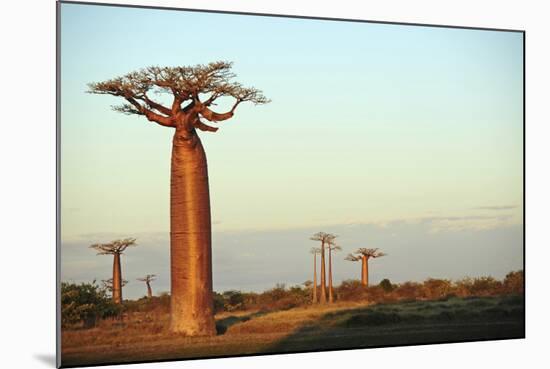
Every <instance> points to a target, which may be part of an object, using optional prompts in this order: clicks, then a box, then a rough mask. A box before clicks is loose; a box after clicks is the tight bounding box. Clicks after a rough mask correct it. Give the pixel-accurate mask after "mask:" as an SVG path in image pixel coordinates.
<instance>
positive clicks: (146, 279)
mask: <svg viewBox="0 0 550 369" xmlns="http://www.w3.org/2000/svg"><path fill="white" fill-rule="evenodd" d="M156 278H157V276H156V275H155V274H147V275H146V276H145V277H143V278H137V280H138V281H140V282H145V285H146V286H147V298H151V297H153V290H152V289H151V282H153V281H154V280H155V279H156Z"/></svg>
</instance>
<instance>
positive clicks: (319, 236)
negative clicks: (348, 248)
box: [310, 232, 336, 304]
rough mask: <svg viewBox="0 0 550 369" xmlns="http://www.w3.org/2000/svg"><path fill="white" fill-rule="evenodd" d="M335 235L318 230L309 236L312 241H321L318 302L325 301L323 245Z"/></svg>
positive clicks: (322, 302)
mask: <svg viewBox="0 0 550 369" xmlns="http://www.w3.org/2000/svg"><path fill="white" fill-rule="evenodd" d="M335 237H336V236H335V235H333V234H330V233H325V232H318V233H315V234H314V235H313V236H311V237H310V240H312V241H321V291H320V296H319V302H320V303H321V304H324V303H326V302H327V277H326V269H325V264H326V263H325V246H326V245H327V244H328V242H329V241H331V240H333V239H334V238H335Z"/></svg>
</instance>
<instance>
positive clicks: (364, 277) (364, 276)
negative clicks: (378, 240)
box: [361, 255, 369, 286]
mask: <svg viewBox="0 0 550 369" xmlns="http://www.w3.org/2000/svg"><path fill="white" fill-rule="evenodd" d="M361 284H362V285H363V286H368V285H369V258H367V256H366V255H363V256H362V257H361Z"/></svg>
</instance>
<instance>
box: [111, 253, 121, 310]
mask: <svg viewBox="0 0 550 369" xmlns="http://www.w3.org/2000/svg"><path fill="white" fill-rule="evenodd" d="M113 256H114V258H113V302H114V303H115V304H121V303H122V273H121V271H120V254H119V253H115V254H114V255H113Z"/></svg>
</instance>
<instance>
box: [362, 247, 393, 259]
mask: <svg viewBox="0 0 550 369" xmlns="http://www.w3.org/2000/svg"><path fill="white" fill-rule="evenodd" d="M355 253H356V254H359V255H362V256H366V257H367V258H379V257H382V256H386V254H385V253H383V252H381V251H378V249H377V248H376V249H367V248H360V249H357V251H355Z"/></svg>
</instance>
